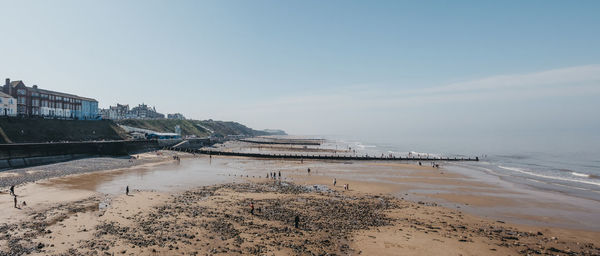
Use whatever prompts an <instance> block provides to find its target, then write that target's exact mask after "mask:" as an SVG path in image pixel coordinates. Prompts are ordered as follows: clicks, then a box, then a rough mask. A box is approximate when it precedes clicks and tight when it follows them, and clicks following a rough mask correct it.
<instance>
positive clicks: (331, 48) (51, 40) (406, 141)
mask: <svg viewBox="0 0 600 256" xmlns="http://www.w3.org/2000/svg"><path fill="white" fill-rule="evenodd" d="M0 10H1V11H0V13H1V14H2V15H1V17H2V18H1V19H0V31H1V33H2V40H0V76H2V77H3V78H4V77H9V78H11V79H12V80H23V81H24V82H25V83H26V84H27V85H28V86H31V85H34V84H37V85H38V86H39V87H41V88H46V89H51V90H56V91H63V92H69V93H73V94H77V95H81V96H86V97H92V98H95V99H97V100H98V101H99V105H100V106H101V107H103V108H105V107H108V106H109V105H114V104H116V103H122V104H130V106H133V105H137V104H139V103H146V104H148V105H151V106H156V108H157V110H158V111H159V112H162V113H175V112H180V113H183V114H184V115H185V116H186V117H188V118H193V119H215V120H228V121H237V122H241V123H243V124H245V125H247V126H249V127H252V128H255V129H266V128H272V129H283V130H285V131H287V132H288V133H290V134H297V135H329V136H340V137H344V138H349V139H355V140H363V141H373V142H386V143H396V144H403V145H407V147H423V148H428V147H436V146H431V145H437V146H438V147H439V148H448V149H452V150H457V151H464V152H466V151H476V150H484V151H485V150H487V151H494V150H509V149H514V148H521V149H523V150H525V149H526V150H534V151H535V150H548V149H553V150H556V151H563V150H566V151H590V150H592V151H594V152H599V153H600V146H598V145H599V144H600V132H598V131H600V118H599V117H600V115H599V114H598V110H600V100H598V99H599V96H600V33H599V32H600V15H598V13H600V1H546V0H544V1H535V0H532V1H349V0H344V1H335V0H331V1H292V0H290V1H275V0H273V1H260V0H257V1H227V0H223V1H221V0H220V1H184V0H178V1H155V0H143V1H142V0H140V1H134V0H125V1H110V0H107V1H91V0H77V1H66V0H57V1H6V0H0ZM2 81H3V80H2ZM423 145H429V146H423Z"/></svg>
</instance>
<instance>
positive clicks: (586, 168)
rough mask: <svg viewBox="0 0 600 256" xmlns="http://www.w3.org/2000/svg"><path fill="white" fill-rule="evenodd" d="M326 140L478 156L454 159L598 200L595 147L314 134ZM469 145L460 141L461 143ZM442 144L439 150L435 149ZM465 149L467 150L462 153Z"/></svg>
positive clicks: (386, 151)
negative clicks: (492, 146) (490, 147)
mask: <svg viewBox="0 0 600 256" xmlns="http://www.w3.org/2000/svg"><path fill="white" fill-rule="evenodd" d="M317 137H320V138H323V139H325V140H326V143H325V144H324V145H323V147H327V148H336V149H348V148H351V149H352V151H356V154H357V155H372V156H382V155H384V156H388V155H390V154H392V155H393V156H402V157H406V156H429V157H478V158H479V159H480V161H478V162H456V163H446V164H447V165H453V166H458V167H461V168H463V169H467V170H471V171H473V172H485V173H487V174H492V175H495V176H498V177H501V178H502V179H503V180H506V181H510V182H513V183H519V184H522V185H526V186H532V187H535V188H538V189H544V190H552V191H558V192H561V193H566V194H570V195H574V196H577V197H582V198H586V199H592V200H594V201H598V202H600V153H598V152H595V151H577V150H573V151H569V150H565V151H561V152H556V151H554V150H522V151H520V150H519V149H518V147H517V148H515V149H511V150H497V151H489V152H477V153H475V152H474V150H470V149H468V148H465V147H464V146H462V147H454V148H453V147H448V146H444V145H442V146H443V147H441V146H440V145H438V144H432V143H427V142H425V143H423V144H422V145H419V143H406V144H404V143H389V142H384V143H382V142H369V141H366V140H359V139H347V138H344V137H341V136H332V135H329V136H317ZM459 144H461V143H459ZM465 144H466V145H468V143H462V144H461V145H465ZM436 148H442V150H436ZM465 152H467V153H465Z"/></svg>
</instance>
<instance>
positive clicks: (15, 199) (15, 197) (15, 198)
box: [14, 195, 19, 208]
mask: <svg viewBox="0 0 600 256" xmlns="http://www.w3.org/2000/svg"><path fill="white" fill-rule="evenodd" d="M14 201H15V208H19V207H17V196H16V195H15V196H14Z"/></svg>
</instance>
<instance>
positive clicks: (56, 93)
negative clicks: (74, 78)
mask: <svg viewBox="0 0 600 256" xmlns="http://www.w3.org/2000/svg"><path fill="white" fill-rule="evenodd" d="M29 89H30V90H33V91H37V92H40V93H47V94H53V95H56V96H61V97H69V98H76V99H80V100H85V101H95V102H98V101H97V100H95V99H92V98H86V97H81V96H77V95H75V94H69V93H64V92H56V91H51V90H45V89H40V88H29Z"/></svg>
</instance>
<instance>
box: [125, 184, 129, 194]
mask: <svg viewBox="0 0 600 256" xmlns="http://www.w3.org/2000/svg"><path fill="white" fill-rule="evenodd" d="M125 195H129V186H127V187H125Z"/></svg>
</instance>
